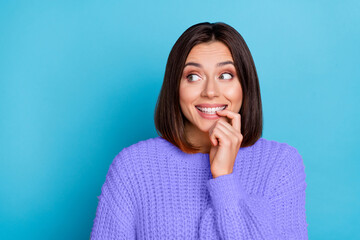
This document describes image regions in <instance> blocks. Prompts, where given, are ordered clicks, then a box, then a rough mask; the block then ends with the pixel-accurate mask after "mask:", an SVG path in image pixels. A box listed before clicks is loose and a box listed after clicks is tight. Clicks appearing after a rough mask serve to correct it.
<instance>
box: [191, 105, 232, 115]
mask: <svg viewBox="0 0 360 240" xmlns="http://www.w3.org/2000/svg"><path fill="white" fill-rule="evenodd" d="M227 106H228V105H222V106H221V105H220V106H218V107H199V106H195V107H196V108H197V109H198V110H199V111H200V112H203V113H205V114H209V115H216V112H217V111H222V110H224V109H225V108H227Z"/></svg>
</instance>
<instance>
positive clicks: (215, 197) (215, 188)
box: [207, 173, 247, 211]
mask: <svg viewBox="0 0 360 240" xmlns="http://www.w3.org/2000/svg"><path fill="white" fill-rule="evenodd" d="M207 188H208V191H209V193H210V196H211V200H212V203H213V205H214V208H215V210H219V211H221V210H224V209H226V208H233V207H235V206H238V204H239V202H240V200H242V199H246V198H247V193H246V192H245V191H244V190H243V188H242V187H241V184H240V180H239V178H238V177H236V175H235V174H234V173H231V174H227V175H222V176H219V177H217V178H212V179H210V180H208V182H207Z"/></svg>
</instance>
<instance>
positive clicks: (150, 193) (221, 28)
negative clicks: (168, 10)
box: [91, 23, 308, 240]
mask: <svg viewBox="0 0 360 240" xmlns="http://www.w3.org/2000/svg"><path fill="white" fill-rule="evenodd" d="M155 126H156V129H157V131H158V133H159V135H160V136H159V137H156V138H151V139H148V140H145V141H140V142H138V143H136V144H133V145H131V146H129V147H127V148H124V149H123V150H122V151H121V152H120V153H119V154H118V155H117V156H116V157H115V159H114V161H113V163H112V164H111V166H110V168H109V171H108V173H107V176H106V181H105V183H104V185H103V186H102V191H101V195H100V197H99V203H98V207H97V212H96V217H95V220H94V225H93V228H92V234H91V238H92V239H297V240H299V239H307V238H308V235H307V225H308V224H307V223H306V216H305V189H306V182H305V171H304V169H305V168H304V165H303V161H302V157H301V155H300V154H299V153H298V151H297V150H296V149H295V148H294V147H292V146H290V145H288V144H286V143H279V142H276V141H270V140H266V139H264V138H261V135H262V106H261V97H260V88H259V81H258V77H257V73H256V69H255V65H254V62H253V59H252V56H251V54H250V51H249V49H248V47H247V45H246V43H245V41H244V40H243V38H242V37H241V35H240V34H239V33H238V32H237V31H236V30H235V29H234V28H232V27H231V26H229V25H227V24H224V23H213V24H211V23H200V24H196V25H194V26H192V27H190V28H189V29H187V30H186V31H185V32H184V33H183V34H182V35H181V36H180V38H179V39H178V40H177V42H176V43H175V45H174V46H173V48H172V50H171V52H170V55H169V58H168V62H167V65H166V71H165V77H164V82H163V85H162V89H161V92H160V96H159V99H158V102H157V106H156V111H155Z"/></svg>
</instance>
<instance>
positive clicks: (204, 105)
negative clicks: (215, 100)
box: [195, 103, 227, 108]
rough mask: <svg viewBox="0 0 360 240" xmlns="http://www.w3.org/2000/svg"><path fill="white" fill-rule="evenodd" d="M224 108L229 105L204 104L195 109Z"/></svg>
mask: <svg viewBox="0 0 360 240" xmlns="http://www.w3.org/2000/svg"><path fill="white" fill-rule="evenodd" d="M223 106H227V104H210V103H203V104H199V105H195V107H201V108H216V107H223Z"/></svg>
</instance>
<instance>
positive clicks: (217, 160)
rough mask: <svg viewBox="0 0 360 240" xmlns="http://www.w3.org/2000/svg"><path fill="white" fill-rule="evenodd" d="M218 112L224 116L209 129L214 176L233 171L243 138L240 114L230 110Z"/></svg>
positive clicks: (211, 163)
mask: <svg viewBox="0 0 360 240" xmlns="http://www.w3.org/2000/svg"><path fill="white" fill-rule="evenodd" d="M216 113H217V114H218V115H220V116H222V117H221V118H220V119H219V120H218V121H216V123H214V125H213V126H212V127H211V128H210V130H209V137H210V141H211V148H210V154H209V158H210V170H211V173H212V175H213V178H216V177H219V176H222V175H227V174H230V173H232V171H233V167H234V163H235V159H236V156H237V153H238V151H239V149H240V146H241V143H242V140H243V135H242V134H241V116H240V114H239V113H235V112H232V111H230V110H222V111H218V112H216ZM226 117H227V118H229V119H230V120H231V124H230V123H228V122H227V121H226V120H225V119H226Z"/></svg>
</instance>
